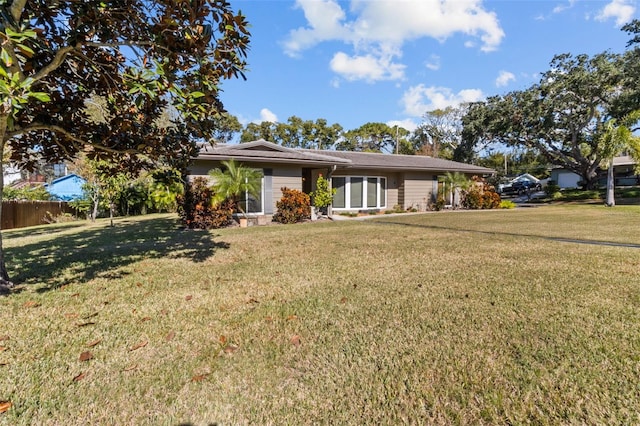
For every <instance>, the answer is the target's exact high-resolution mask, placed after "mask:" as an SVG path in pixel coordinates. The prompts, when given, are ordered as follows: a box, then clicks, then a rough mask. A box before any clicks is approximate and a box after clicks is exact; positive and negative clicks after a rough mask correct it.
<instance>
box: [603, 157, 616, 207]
mask: <svg viewBox="0 0 640 426" xmlns="http://www.w3.org/2000/svg"><path fill="white" fill-rule="evenodd" d="M615 186H616V181H615V178H614V176H613V161H612V162H611V164H610V165H609V169H608V170H607V201H606V203H605V205H606V206H607V207H613V206H615V205H616V198H615Z"/></svg>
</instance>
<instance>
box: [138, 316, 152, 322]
mask: <svg viewBox="0 0 640 426" xmlns="http://www.w3.org/2000/svg"><path fill="white" fill-rule="evenodd" d="M150 319H151V317H144V318H141V319H140V322H147V321H149V320H150Z"/></svg>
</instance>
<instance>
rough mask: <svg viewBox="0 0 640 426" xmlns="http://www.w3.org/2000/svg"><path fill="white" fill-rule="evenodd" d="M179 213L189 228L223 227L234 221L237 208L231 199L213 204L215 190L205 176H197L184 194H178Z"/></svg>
mask: <svg viewBox="0 0 640 426" xmlns="http://www.w3.org/2000/svg"><path fill="white" fill-rule="evenodd" d="M176 198H177V201H178V215H179V216H180V220H181V221H182V223H183V224H184V225H185V226H186V227H187V228H189V229H212V228H223V227H225V226H229V225H231V224H232V223H233V211H234V208H235V205H234V203H233V202H232V201H231V200H225V201H223V202H221V203H217V204H215V205H214V204H213V203H212V201H211V200H212V198H213V191H212V190H211V188H209V186H208V181H207V180H206V179H205V178H196V179H194V180H193V181H192V182H191V183H190V184H189V185H188V186H187V190H186V191H185V193H184V195H182V194H181V195H178V196H177V197H176Z"/></svg>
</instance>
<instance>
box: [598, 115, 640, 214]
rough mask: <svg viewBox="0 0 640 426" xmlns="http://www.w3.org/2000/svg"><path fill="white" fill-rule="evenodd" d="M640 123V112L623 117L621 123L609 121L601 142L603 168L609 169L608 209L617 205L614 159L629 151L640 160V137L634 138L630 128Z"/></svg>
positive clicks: (605, 126)
mask: <svg viewBox="0 0 640 426" xmlns="http://www.w3.org/2000/svg"><path fill="white" fill-rule="evenodd" d="M638 121H640V110H636V111H634V112H632V113H630V114H628V115H627V116H625V117H623V119H622V120H620V122H617V121H616V120H615V119H611V120H609V121H607V122H606V123H605V125H604V132H603V133H602V136H601V141H602V142H603V143H604V147H605V148H604V160H603V163H602V167H604V168H607V195H606V198H607V200H606V202H605V204H606V205H607V206H608V207H613V206H615V205H616V200H615V179H614V175H613V159H614V157H616V156H618V155H620V154H621V153H622V152H623V151H629V152H630V154H631V156H632V157H634V158H635V159H636V161H638V160H639V159H640V137H638V136H634V134H633V132H632V130H631V129H630V127H632V126H633V125H634V124H635V123H637V122H638Z"/></svg>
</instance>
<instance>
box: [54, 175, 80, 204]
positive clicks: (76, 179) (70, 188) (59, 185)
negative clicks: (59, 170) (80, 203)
mask: <svg viewBox="0 0 640 426" xmlns="http://www.w3.org/2000/svg"><path fill="white" fill-rule="evenodd" d="M84 183H85V180H84V179H82V178H81V177H80V176H76V175H68V176H65V177H63V178H59V179H56V180H55V181H53V182H52V183H51V184H50V185H46V188H47V191H49V193H50V194H51V195H53V196H54V197H56V198H57V199H58V200H63V201H70V200H75V199H78V198H82V185H84Z"/></svg>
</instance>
